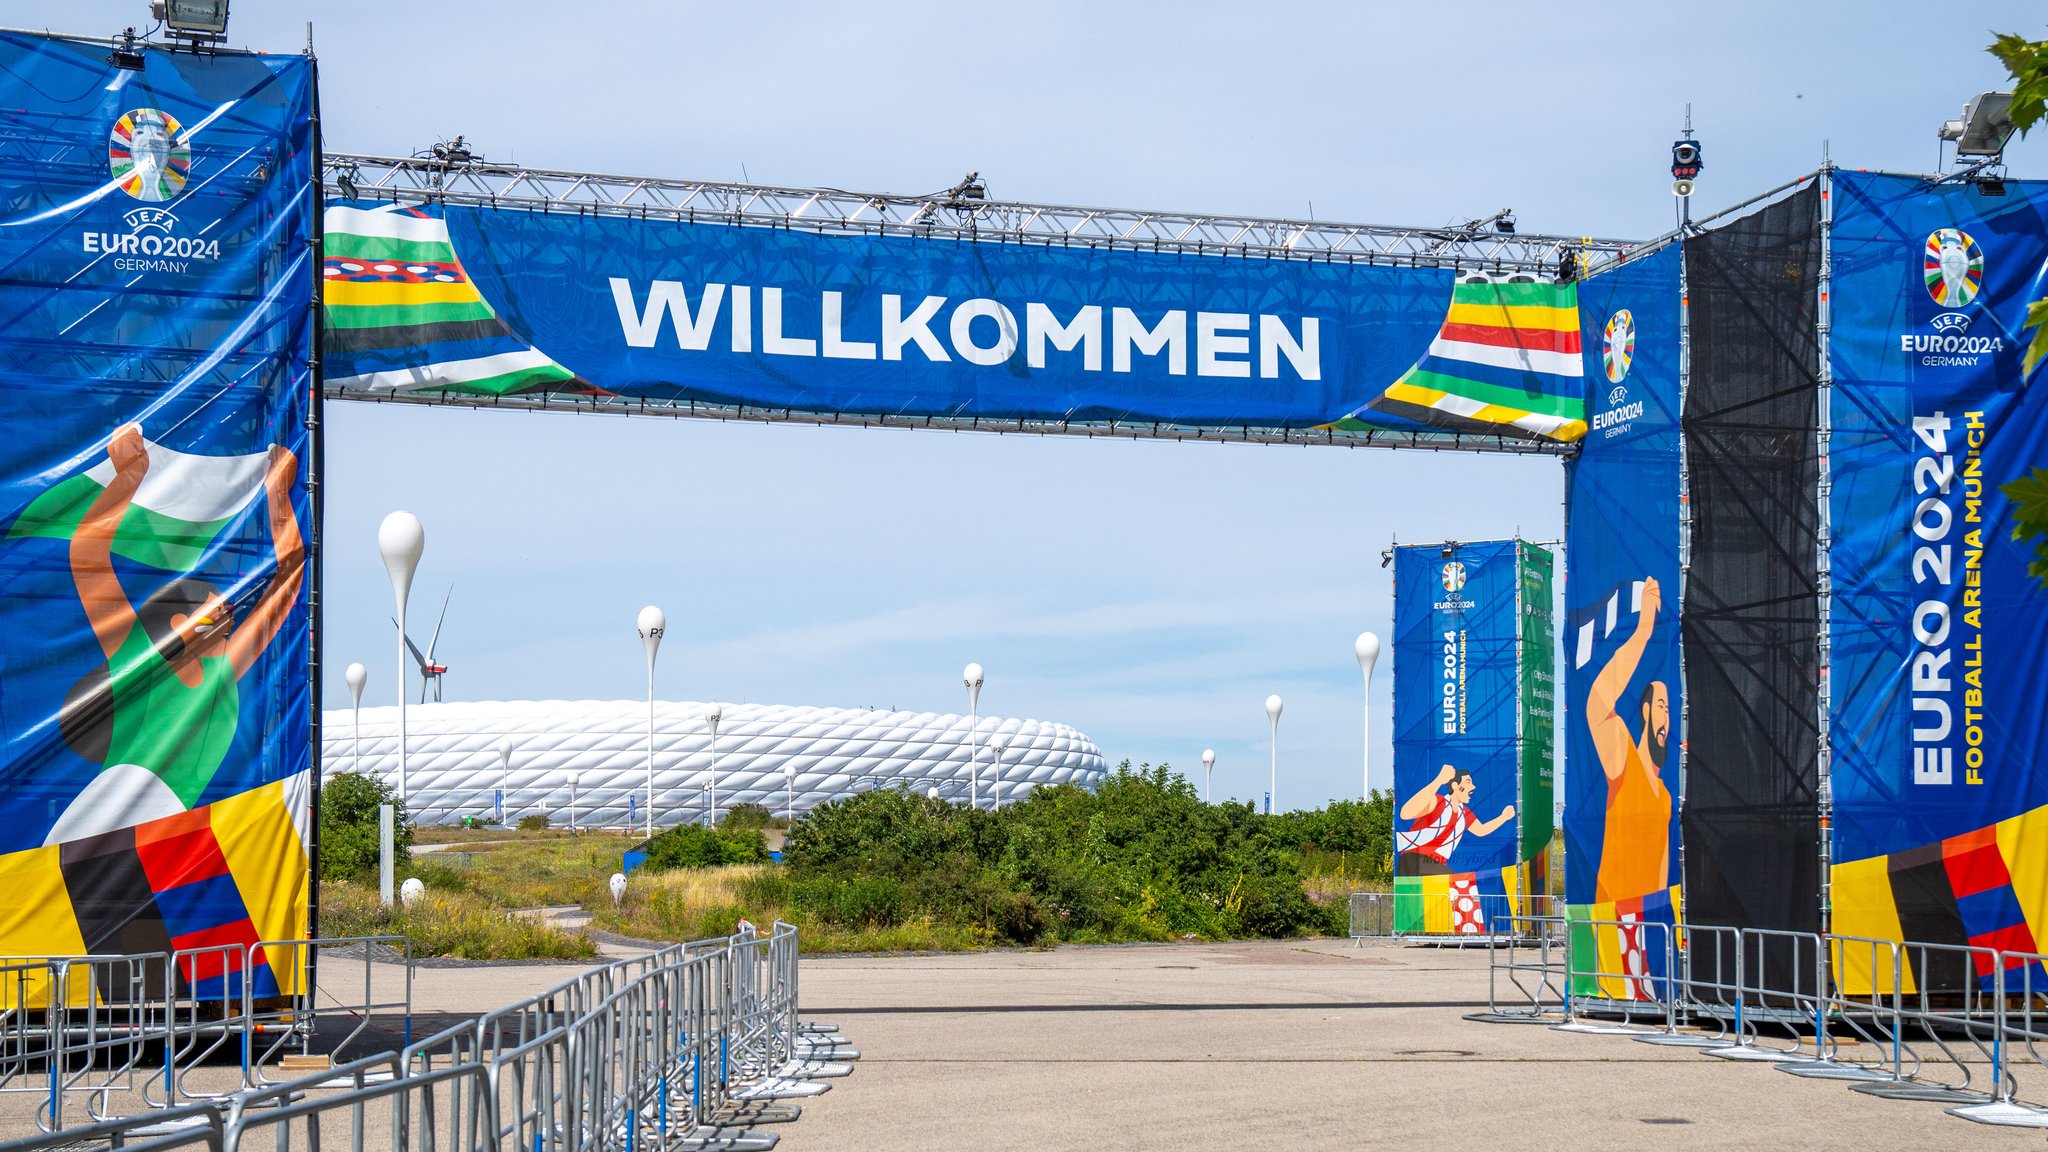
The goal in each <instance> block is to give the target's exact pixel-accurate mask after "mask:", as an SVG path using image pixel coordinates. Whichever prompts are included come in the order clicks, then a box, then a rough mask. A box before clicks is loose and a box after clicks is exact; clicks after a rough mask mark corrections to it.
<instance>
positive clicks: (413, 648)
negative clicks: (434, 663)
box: [391, 620, 427, 667]
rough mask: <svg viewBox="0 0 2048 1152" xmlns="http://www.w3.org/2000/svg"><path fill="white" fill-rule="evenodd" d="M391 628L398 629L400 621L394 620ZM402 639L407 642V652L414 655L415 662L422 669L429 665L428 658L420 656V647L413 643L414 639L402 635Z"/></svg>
mask: <svg viewBox="0 0 2048 1152" xmlns="http://www.w3.org/2000/svg"><path fill="white" fill-rule="evenodd" d="M391 626H392V627H393V628H396V627H398V621H396V620H392V621H391ZM400 639H402V640H404V641H405V650H406V651H408V652H410V653H412V658H413V662H414V663H417V664H419V665H420V666H421V667H425V666H426V663H427V658H426V657H425V656H422V655H420V646H419V645H417V644H415V643H413V642H412V637H410V636H406V635H404V634H402V633H401V634H400Z"/></svg>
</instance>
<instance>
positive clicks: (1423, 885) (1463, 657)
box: [1394, 540, 1547, 933]
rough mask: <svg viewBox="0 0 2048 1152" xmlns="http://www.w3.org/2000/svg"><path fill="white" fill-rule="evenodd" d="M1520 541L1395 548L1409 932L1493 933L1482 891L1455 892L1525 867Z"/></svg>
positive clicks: (1400, 856) (1397, 771)
mask: <svg viewBox="0 0 2048 1152" xmlns="http://www.w3.org/2000/svg"><path fill="white" fill-rule="evenodd" d="M1517 543H1518V542H1517V541H1513V540H1494V541H1486V542H1483V543H1476V544H1425V545H1402V546H1399V547H1396V548H1395V549H1394V803H1395V806H1396V807H1395V812H1394V874H1395V878H1396V883H1395V891H1396V900H1395V919H1396V927H1397V929H1398V930H1400V931H1402V932H1404V933H1406V932H1422V931H1431V932H1452V933H1458V932H1464V933H1473V932H1480V931H1483V930H1484V929H1485V924H1484V920H1483V919H1482V918H1481V917H1480V916H1479V915H1478V908H1479V904H1478V901H1477V899H1476V897H1478V896H1480V895H1483V893H1482V892H1479V891H1477V890H1474V891H1470V892H1467V893H1464V894H1463V896H1462V897H1461V895H1460V893H1459V892H1458V891H1457V890H1458V889H1460V888H1461V887H1471V886H1472V883H1471V878H1473V877H1475V876H1479V875H1483V874H1486V873H1489V872H1491V873H1496V874H1498V873H1499V872H1500V871H1501V870H1502V869H1503V868H1512V867H1514V866H1516V865H1518V864H1519V863H1520V861H1519V860H1518V859H1517V851H1516V850H1517V847H1518V843H1517V835H1516V833H1517V828H1516V823H1515V804H1516V791H1517V785H1518V777H1519V773H1520V767H1521V764H1520V756H1519V748H1520V745H1519V743H1518V739H1517V737H1518V735H1519V732H1518V720H1519V716H1518V712H1519V710H1520V708H1521V705H1522V699H1521V679H1522V675H1521V673H1522V668H1521V662H1520V656H1521V651H1520V643H1519V641H1520V636H1521V623H1522V613H1521V601H1520V598H1519V586H1520V583H1521V578H1522V571H1521V555H1520V552H1519V550H1518V548H1517ZM1546 800H1547V798H1546ZM1461 879H1464V880H1465V881H1467V883H1466V884H1463V885H1461V884H1460V880H1461ZM1504 887H1505V888H1506V890H1507V891H1510V892H1511V891H1513V890H1514V888H1513V886H1504ZM1467 904H1470V905H1471V906H1470V907H1467V906H1465V905H1467ZM1489 911H1490V910H1489ZM1432 913H1434V915H1432ZM1495 914H1496V915H1497V914H1498V913H1495Z"/></svg>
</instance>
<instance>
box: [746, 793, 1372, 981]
mask: <svg viewBox="0 0 2048 1152" xmlns="http://www.w3.org/2000/svg"><path fill="white" fill-rule="evenodd" d="M1372 807H1373V806H1372V805H1367V804H1358V803H1352V804H1350V805H1349V806H1348V807H1346V805H1345V804H1344V803H1342V802H1340V803H1339V804H1334V805H1332V806H1331V808H1330V809H1328V810H1324V811H1322V812H1320V813H1317V814H1314V815H1313V816H1312V817H1304V818H1299V819H1295V820H1294V821H1293V823H1292V824H1283V823H1282V821H1283V819H1286V818H1281V817H1270V816H1261V815H1259V814H1257V813H1255V812H1254V811H1253V810H1252V806H1251V805H1250V804H1216V805H1211V804H1205V803H1203V802H1202V800H1201V798H1200V797H1199V796H1198V795H1197V794H1196V792H1195V789H1194V787H1193V786H1192V785H1190V784H1189V783H1188V782H1187V781H1186V780H1185V779H1183V778H1182V777H1181V776H1179V775H1178V774H1176V773H1174V772H1173V771H1172V770H1171V769H1170V768H1168V767H1166V766H1165V765H1160V766H1158V767H1156V768H1155V767H1152V766H1150V765H1142V766H1140V767H1138V768H1136V769H1133V768H1132V767H1131V766H1130V764H1129V763H1128V762H1126V763H1125V764H1122V765H1120V766H1119V767H1118V768H1117V770H1116V771H1115V772H1113V773H1111V774H1110V776H1109V777H1108V778H1107V779H1106V780H1104V781H1103V782H1102V784H1101V785H1100V786H1099V787H1097V788H1096V789H1094V790H1093V791H1090V790H1087V789H1083V788H1079V787H1075V786H1072V785H1059V786H1056V787H1050V788H1041V789H1038V790H1036V791H1034V792H1032V793H1031V794H1030V796H1029V797H1027V798H1026V799H1025V800H1024V801H1022V802H1021V803H1017V804H1013V805H1010V806H1008V807H1005V808H1003V809H1002V810H1001V811H998V812H988V811H981V810H976V809H971V808H967V807H964V806H960V805H954V804H946V803H942V802H940V801H936V800H932V799H929V798H927V797H924V796H920V795H917V794H916V793H913V792H911V791H909V790H907V789H885V790H880V791H874V792H865V793H861V794H859V795H857V796H852V797H849V798H847V799H845V800H840V801H836V802H833V803H830V804H824V805H820V806H819V807H817V808H815V809H813V810H812V811H811V812H809V813H807V814H806V815H805V816H804V817H803V818H802V819H800V820H798V821H797V823H796V826H795V827H793V828H792V829H790V834H789V839H788V842H787V843H786V844H785V845H784V846H783V861H784V863H785V864H786V865H787V866H788V871H789V878H790V884H791V890H790V894H791V903H792V904H793V905H794V906H796V907H797V908H799V909H802V910H803V911H805V912H806V913H808V914H810V915H814V916H817V917H818V918H819V919H821V920H824V921H826V922H830V923H834V924H839V925H844V926H847V927H886V926H889V925H894V924H903V923H908V922H910V921H913V920H920V919H929V920H935V921H940V922H947V923H953V924H959V925H962V926H964V927H967V928H969V929H971V930H972V932H973V933H974V934H975V935H976V936H977V938H979V939H982V940H985V941H989V942H997V941H1004V942H1011V943H1018V944H1033V943H1040V942H1044V941H1047V940H1169V939H1175V938H1178V937H1182V936H1187V935H1194V936H1200V937H1207V938H1211V939H1223V938H1230V937H1242V936H1291V935H1299V934H1303V933H1322V932H1327V931H1329V930H1330V927H1331V925H1332V924H1333V923H1334V922H1335V921H1333V920H1332V913H1331V912H1330V910H1329V908H1328V907H1327V906H1325V905H1320V904H1317V903H1315V902H1313V901H1311V900H1310V899H1309V897H1308V895H1307V893H1306V892H1305V891H1304V887H1303V875H1302V871H1301V867H1300V863H1299V860H1298V850H1299V847H1300V846H1302V845H1304V844H1306V843H1309V842H1311V841H1316V840H1329V841H1331V842H1332V843H1343V844H1350V843H1353V842H1357V843H1361V844H1369V843H1370V840H1371V834H1370V831H1369V830H1368V829H1367V828H1366V827H1365V826H1364V825H1365V824H1366V823H1368V822H1370V821H1371V820H1372V819H1373V818H1374V817H1373V813H1372ZM1354 810H1356V811H1354ZM1294 815H1296V816H1300V815H1301V814H1294ZM1385 838H1386V837H1385V836H1384V835H1383V836H1382V837H1381V839H1383V840H1384V839H1385ZM1361 850H1362V851H1368V852H1369V851H1370V850H1371V849H1370V848H1369V847H1368V848H1365V849H1361Z"/></svg>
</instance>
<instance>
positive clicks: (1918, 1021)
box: [1467, 916, 2048, 1129]
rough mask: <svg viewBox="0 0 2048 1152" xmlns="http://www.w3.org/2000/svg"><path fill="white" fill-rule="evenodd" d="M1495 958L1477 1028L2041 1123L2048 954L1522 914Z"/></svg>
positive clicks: (2044, 1116) (2045, 1124)
mask: <svg viewBox="0 0 2048 1152" xmlns="http://www.w3.org/2000/svg"><path fill="white" fill-rule="evenodd" d="M1574 929H1578V930H1580V931H1579V932H1578V934H1577V935H1575V934H1574ZM1624 932H1626V933H1629V934H1631V935H1630V937H1629V938H1628V943H1627V945H1626V946H1622V947H1616V948H1614V949H1613V951H1615V952H1616V953H1617V954H1618V955H1622V956H1624V959H1623V960H1621V961H1618V962H1615V963H1609V962H1607V961H1603V960H1601V959H1600V953H1601V949H1600V948H1599V947H1597V946H1596V947H1595V949H1594V952H1595V954H1594V955H1593V956H1591V957H1587V956H1583V955H1574V954H1573V949H1574V947H1575V945H1577V946H1581V947H1582V946H1583V943H1584V941H1585V940H1586V939H1593V940H1595V941H1598V940H1599V939H1600V936H1601V934H1602V933H1613V934H1616V938H1617V939H1619V938H1620V934H1621V933H1624ZM1553 941H1554V942H1555V949H1556V950H1555V951H1553ZM1490 950H1491V951H1490V956H1489V974H1488V1006H1489V1009H1490V1011H1488V1012H1486V1013H1477V1014H1474V1015H1472V1016H1469V1017H1467V1018H1468V1019H1473V1020H1483V1021H1489V1022H1504V1023H1526V1022H1546V1023H1548V1022H1551V1020H1552V1019H1555V1018H1556V1016H1557V1015H1561V1016H1562V1020H1561V1021H1560V1022H1558V1023H1555V1024H1553V1026H1554V1027H1556V1028H1558V1029H1560V1030H1566V1031H1576V1032H1591V1033H1600V1034H1611V1035H1627V1036H1630V1037H1632V1038H1634V1039H1637V1040H1640V1041H1642V1042H1644V1043H1651V1044H1675V1045H1687V1046H1693V1047H1698V1048H1700V1049H1702V1051H1703V1054H1704V1055H1708V1056H1714V1057H1717V1058H1720V1059H1727V1060H1737V1061H1755V1062H1766V1063H1772V1064H1775V1065H1776V1066H1777V1067H1778V1068H1779V1069H1780V1070H1781V1071H1784V1072H1787V1073H1789V1074H1791V1075H1795V1076H1802V1077H1807V1078H1811V1079H1823V1080H1838V1081H1843V1082H1846V1083H1847V1084H1848V1085H1849V1087H1850V1088H1851V1089H1852V1090H1854V1091H1856V1092H1861V1093H1864V1094H1866V1095H1871V1096H1876V1097H1879V1098H1881V1099H1892V1100H1917V1101H1931V1102H1936V1103H1943V1104H1948V1105H1950V1107H1949V1109H1948V1111H1949V1112H1950V1113H1951V1114H1953V1115H1956V1116H1960V1117H1963V1118H1965V1119H1968V1120H1972V1121H1975V1122H1977V1123H1981V1124H1992V1125H2000V1126H2009V1127H2025V1128H2043V1129H2048V953H2039V952H2023V951H2017V950H2000V949H1993V948H1987V947H1981V946H1974V945H1951V944H1932V943H1924V942H1918V941H1905V942H1901V941H1894V940H1881V939H1873V938H1869V937H1859V936H1833V935H1826V934H1821V933H1813V932H1786V931H1776V930H1771V929H1757V928H1734V927H1727V926H1719V925H1696V924H1688V925H1667V924H1662V923H1657V922H1639V921H1631V920H1587V919H1576V920H1572V919H1568V918H1566V917H1547V916H1534V917H1516V918H1515V923H1514V925H1513V927H1512V931H1511V932H1510V933H1508V934H1507V935H1504V936H1503V937H1502V938H1500V939H1497V940H1494V941H1492V942H1491V943H1490ZM1560 953H1561V955H1560ZM1651 956H1657V957H1661V958H1662V960H1663V972H1662V975H1659V974H1658V973H1656V972H1655V971H1654V970H1653V969H1652V968H1651V967H1650V965H1649V964H1648V963H1647V960H1648V958H1649V957H1651ZM1631 957H1632V958H1631ZM1504 985H1505V989H1506V991H1504V990H1503V986H1504ZM1556 988H1562V989H1563V994H1562V996H1561V997H1560V998H1559V1002H1558V1003H1559V1007H1558V1008H1557V1009H1551V1008H1550V1007H1549V1004H1550V1000H1549V997H1550V996H1551V995H1553V992H1552V989H1556ZM1617 1018H1618V1020H1617ZM1646 1025H1650V1026H1646ZM2029 1095H2031V1096H2032V1099H2033V1100H2034V1101H2035V1102H2029V1100H2028V1096H2029Z"/></svg>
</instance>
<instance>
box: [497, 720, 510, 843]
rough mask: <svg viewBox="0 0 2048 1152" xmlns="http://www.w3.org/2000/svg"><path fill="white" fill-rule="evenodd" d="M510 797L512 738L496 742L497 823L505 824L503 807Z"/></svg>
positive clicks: (507, 737) (508, 737)
mask: <svg viewBox="0 0 2048 1152" xmlns="http://www.w3.org/2000/svg"><path fill="white" fill-rule="evenodd" d="M511 796H512V738H511V737H510V736H506V737H504V738H502V739H500V740H499V741H498V823H500V824H503V823H504V822H505V807H506V805H507V804H508V803H509V802H510V800H511Z"/></svg>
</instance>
